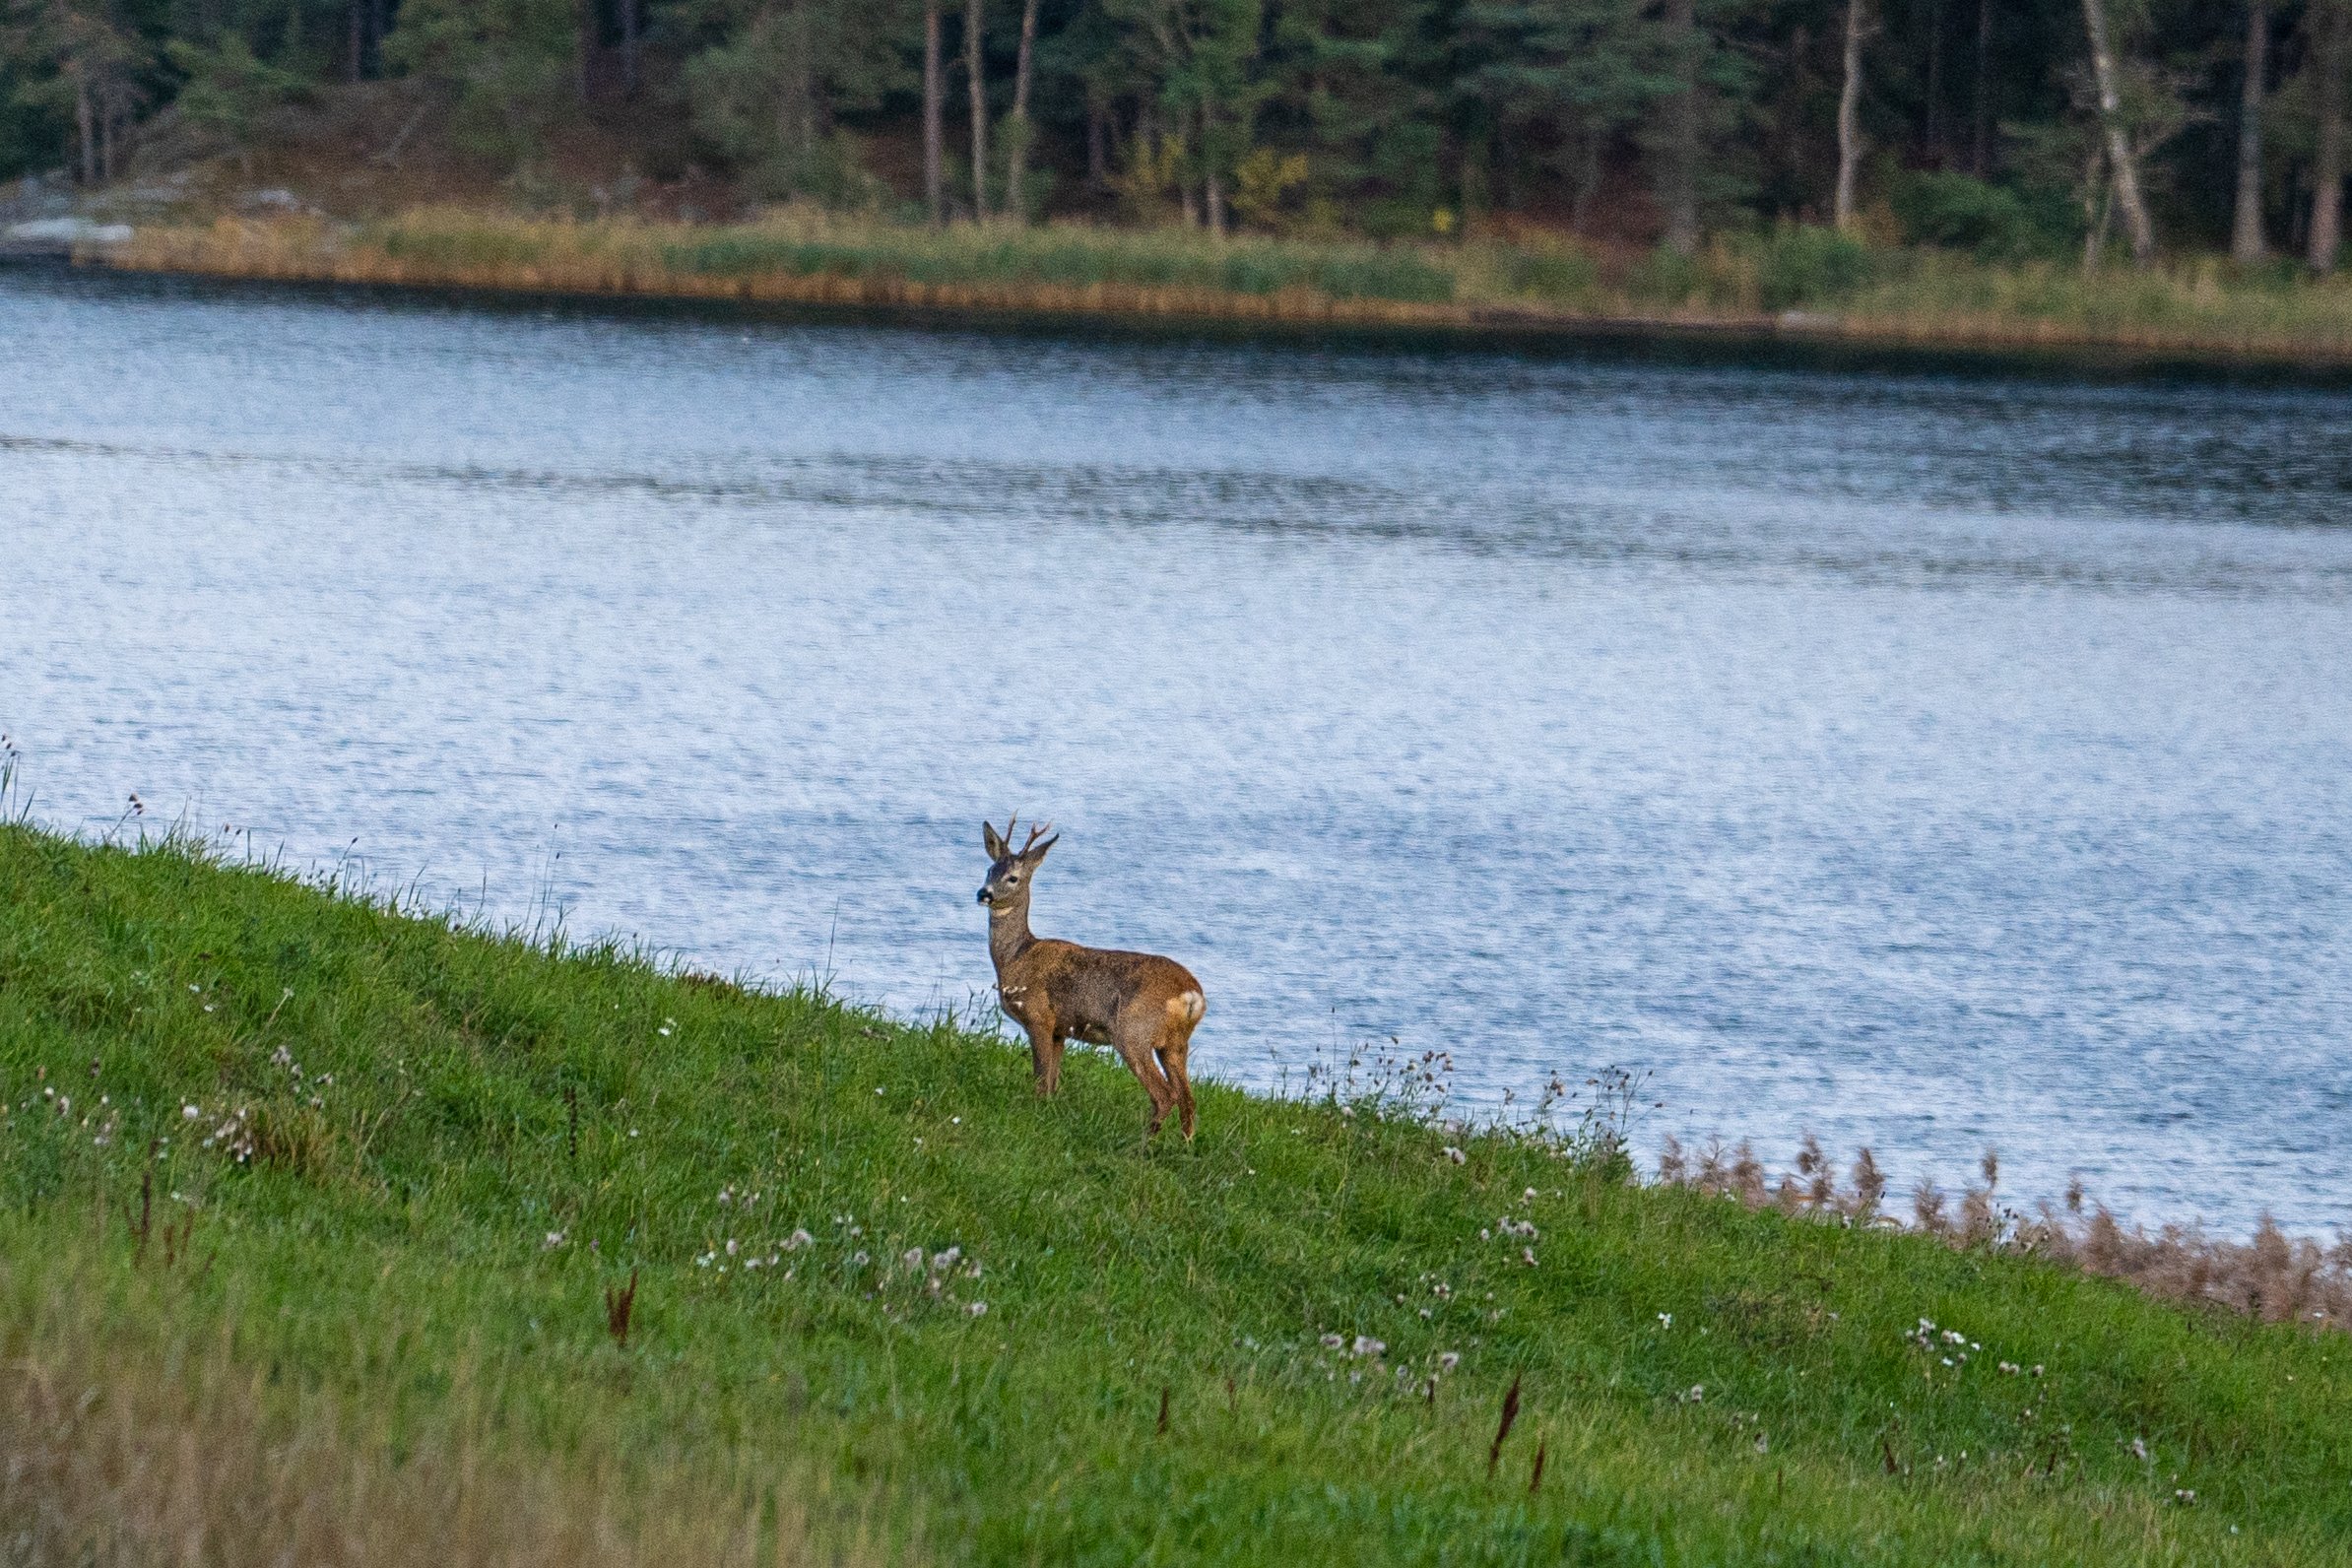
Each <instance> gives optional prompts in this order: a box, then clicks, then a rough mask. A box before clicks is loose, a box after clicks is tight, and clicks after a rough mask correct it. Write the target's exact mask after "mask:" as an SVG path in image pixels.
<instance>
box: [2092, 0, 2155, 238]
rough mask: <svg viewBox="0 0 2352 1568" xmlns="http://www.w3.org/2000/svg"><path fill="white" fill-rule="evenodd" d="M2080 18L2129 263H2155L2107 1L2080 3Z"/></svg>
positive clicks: (2094, 0) (2150, 226)
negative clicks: (2088, 46)
mask: <svg viewBox="0 0 2352 1568" xmlns="http://www.w3.org/2000/svg"><path fill="white" fill-rule="evenodd" d="M2082 19H2083V24H2084V27H2085V29H2086V31H2087V32H2088V33H2090V42H2091V79H2092V85H2093V88H2094V90H2095V92H2096V94H2097V98H2098V105H2099V129H2100V133H2101V135H2102V136H2104V137H2105V139H2106V143H2107V161H2108V173H2109V177H2110V178H2111V179H2112V180H2113V181H2114V182H2115V194H2116V209H2117V211H2118V212H2120V213H2121V214H2122V215H2123V232H2124V233H2125V234H2126V235H2127V236H2129V238H2130V241H2131V261H2132V265H2134V266H2138V267H2146V266H2149V265H2151V264H2153V263H2154V261H2155V260H2156V229H2155V226H2154V225H2153V224H2152V223H2150V222H2149V219H2148V204H2147V201H2146V199H2145V198H2144V197H2143V196H2142V195H2141V193H2140V178H2139V155H2138V154H2137V152H2136V151H2134V150H2133V148H2132V145H2131V130H2130V127H2129V126H2128V125H2126V124H2125V123H2124V121H2123V88H2122V85H2121V81H2122V73H2121V72H2120V71H2118V69H2117V67H2116V52H2115V44H2114V42H2113V34H2112V33H2111V32H2110V30H2109V28H2108V19H2107V0H2082Z"/></svg>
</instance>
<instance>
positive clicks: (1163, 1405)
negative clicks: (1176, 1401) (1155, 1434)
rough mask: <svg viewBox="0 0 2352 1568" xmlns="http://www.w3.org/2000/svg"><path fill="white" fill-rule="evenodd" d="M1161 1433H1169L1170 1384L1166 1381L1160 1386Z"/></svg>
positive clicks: (1165, 1434)
mask: <svg viewBox="0 0 2352 1568" xmlns="http://www.w3.org/2000/svg"><path fill="white" fill-rule="evenodd" d="M1159 1435H1160V1436H1162V1437H1165V1436H1167V1435H1168V1386H1167V1385H1166V1384H1165V1383H1162V1384H1161V1385H1160V1386H1159Z"/></svg>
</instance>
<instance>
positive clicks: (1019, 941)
mask: <svg viewBox="0 0 2352 1568" xmlns="http://www.w3.org/2000/svg"><path fill="white" fill-rule="evenodd" d="M1036 940H1037V939H1036V938H1035V937H1033V936H1031V935H1029V900H1028V896H1027V893H1026V892H1025V891H1024V892H1023V894H1022V896H1021V897H1020V899H1019V900H1018V901H1017V902H1013V903H1003V904H995V905H992V906H991V907H990V909H989V911H988V955H989V957H990V958H991V959H993V960H995V963H996V966H997V973H998V975H1000V976H1002V975H1003V974H1004V972H1005V969H1006V966H1007V965H1009V964H1011V963H1012V962H1013V959H1015V958H1018V957H1019V956H1020V955H1021V954H1022V953H1023V952H1025V951H1026V950H1028V947H1029V944H1030V943H1032V942H1035V941H1036Z"/></svg>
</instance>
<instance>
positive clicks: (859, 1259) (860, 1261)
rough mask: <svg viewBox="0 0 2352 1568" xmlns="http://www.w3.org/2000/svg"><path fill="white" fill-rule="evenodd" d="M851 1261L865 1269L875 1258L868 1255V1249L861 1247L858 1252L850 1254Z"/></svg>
mask: <svg viewBox="0 0 2352 1568" xmlns="http://www.w3.org/2000/svg"><path fill="white" fill-rule="evenodd" d="M849 1261H850V1262H851V1263H852V1264H853V1265H855V1266H856V1267H858V1268H860V1269H863V1268H865V1267H866V1266H867V1265H868V1264H870V1263H872V1262H873V1261H874V1260H873V1259H871V1258H869V1257H867V1256H866V1250H865V1249H864V1248H863V1247H861V1248H859V1249H858V1250H857V1251H856V1252H853V1253H851V1254H850V1255H849Z"/></svg>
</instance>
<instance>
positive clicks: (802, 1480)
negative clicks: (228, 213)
mask: <svg viewBox="0 0 2352 1568" xmlns="http://www.w3.org/2000/svg"><path fill="white" fill-rule="evenodd" d="M980 940H981V936H980V933H979V932H978V930H977V929H975V931H974V934H973V941H974V942H975V944H977V943H978V942H979V941H980ZM1198 1044H1199V1049H1198V1050H1197V1053H1196V1062H1197V1063H1199V1064H1205V1065H1206V1066H1208V1067H1209V1068H1211V1069H1213V1066H1214V1063H1215V1062H1216V1060H1217V1058H1218V1056H1219V1054H1220V1053H1222V1052H1232V1051H1237V1050H1239V1049H1242V1048H1243V1042H1238V1041H1233V1040H1230V1039H1220V1038H1219V1037H1218V1034H1217V1031H1216V1027H1215V1014H1214V1013H1211V1015H1210V1019H1209V1024H1208V1025H1207V1026H1205V1028H1204V1030H1203V1033H1202V1036H1201V1038H1200V1041H1199V1042H1198ZM0 1091H4V1092H5V1094H6V1099H7V1107H8V1109H7V1113H6V1116H5V1119H4V1120H0V1195H4V1196H5V1199H6V1203H5V1206H4V1213H0V1301H5V1302H6V1303H7V1306H8V1311H7V1315H6V1318H5V1327H4V1328H0V1334H4V1335H5V1339H6V1342H5V1344H4V1345H0V1357H5V1359H6V1362H7V1367H8V1369H9V1372H10V1375H9V1376H8V1377H6V1378H0V1411H4V1412H6V1413H7V1415H8V1419H6V1420H4V1421H0V1434H4V1435H0V1444H4V1445H5V1446H6V1447H7V1448H8V1450H9V1452H8V1453H7V1455H6V1456H5V1458H6V1463H5V1464H0V1537H4V1538H7V1539H9V1540H11V1541H13V1542H15V1543H16V1545H15V1546H12V1548H11V1553H10V1555H11V1560H21V1561H39V1560H57V1559H63V1558H69V1557H70V1558H72V1559H74V1560H77V1561H104V1562H114V1561H125V1562H127V1561H150V1560H163V1559H164V1558H169V1559H170V1560H173V1561H190V1562H194V1561H251V1560H259V1559H261V1558H262V1557H264V1556H266V1555H272V1554H275V1553H276V1552H278V1551H280V1550H288V1551H291V1552H292V1553H293V1554H294V1555H295V1556H298V1557H299V1558H300V1560H303V1561H315V1562H326V1561H350V1562H393V1561H402V1562H405V1561H409V1560H412V1559H413V1560H416V1561H420V1562H422V1561H425V1560H450V1559H451V1558H453V1557H462V1558H471V1559H475V1560H497V1561H516V1562H521V1561H541V1560H546V1561H550V1562H553V1561H565V1560H568V1561H584V1560H609V1561H617V1562H618V1561H652V1560H665V1561H679V1560H690V1559H699V1560H706V1561H747V1562H748V1561H759V1560H778V1559H784V1560H819V1559H822V1560H830V1559H834V1558H855V1559H873V1558H897V1557H913V1558H917V1559H929V1560H941V1561H961V1560H971V1561H981V1562H1030V1561H1036V1562H1057V1563H1059V1562H1077V1563H1102V1564H1131V1563H1139V1562H1188V1563H1189V1562H1234V1563H1243V1562H1248V1563H1256V1562H1281V1563H1284V1564H1289V1565H1303V1564H1308V1563H1326V1562H1328V1563H1348V1562H1367V1561H1425V1562H1433V1563H1434V1562H1444V1563H1449V1564H1455V1563H1522V1562H1526V1563H1535V1562H1542V1563H1556V1562H1575V1563H1611V1564H1614V1563H1626V1564H1633V1563H1641V1564H1666V1563H1674V1564H1681V1563H1694V1564H1695V1563H1711V1564H1727V1563H1779V1564H1796V1563H1822V1564H1827V1563H1928V1562H1932V1563H1974V1562H2013V1563H2036V1564H2040V1563H2052V1562H2113V1563H2131V1564H2161V1563H2188V1562H2259V1563H2315V1564H2316V1563H2342V1562H2344V1561H2346V1560H2347V1559H2348V1558H2352V1421H2348V1420H2346V1418H2345V1411H2346V1410H2347V1409H2348V1408H2352V1373H2348V1372H2347V1356H2348V1355H2352V1340H2347V1339H2344V1338H2343V1337H2342V1336H2340V1335H2335V1334H2325V1335H2320V1334H2313V1333H2311V1332H2308V1331H2303V1330H2296V1329H2292V1328H2281V1327H2265V1326H2261V1325H2258V1324H2254V1323H2252V1322H2249V1321H2247V1320H2244V1319H2240V1318H2236V1317H2229V1316H2224V1315H2220V1314H2218V1313H2212V1312H2207V1311H2200V1310H2192V1309H2185V1308H2180V1307H2174V1306H2167V1305H2164V1304H2160V1303H2157V1302H2153V1301H2150V1300H2148V1299H2145V1298H2143V1297H2141V1296H2139V1295H2137V1294H2135V1293H2133V1292H2132V1291H2130V1290H2129V1289H2127V1288H2125V1287H2123V1286H2122V1285H2119V1284H2115V1283H2112V1282H2108V1281H2102V1280H2095V1279H2089V1278H2085V1277H2082V1276H2079V1275H2077V1274H2072V1273H2069V1272H2067V1271H2065V1270H2062V1269H2059V1268H2057V1267H2054V1266H2049V1265H2045V1264H2041V1263H2037V1262H2033V1261H2030V1260H2025V1259H2020V1258H2016V1257H2010V1256H1996V1255H1993V1254H1990V1253H1987V1252H1983V1251H1963V1250H1955V1249H1953V1248H1950V1247H1947V1246H1943V1245H1940V1244H1937V1243H1935V1242H1933V1241H1930V1240H1927V1239H1924V1238H1920V1237H1916V1236H1905V1235H1898V1234H1890V1233H1888V1232H1886V1231H1884V1230H1878V1229H1870V1228H1848V1227H1845V1226H1842V1225H1838V1224H1834V1223H1829V1222H1824V1221H1822V1220H1817V1219H1791V1218H1787V1217H1783V1216H1781V1215H1778V1214H1775V1213H1772V1212H1770V1211H1763V1212H1757V1211H1751V1210H1749V1209H1746V1208H1744V1207H1742V1206H1741V1205H1738V1204H1735V1203H1729V1202H1725V1201H1723V1200H1721V1199H1715V1198H1707V1197H1704V1196H1701V1195H1699V1194H1696V1193H1693V1192H1689V1191H1683V1190H1675V1189H1665V1188H1657V1187H1645V1186H1639V1185H1633V1184H1630V1183H1628V1182H1627V1181H1626V1180H1625V1179H1624V1173H1623V1170H1622V1166H1621V1163H1617V1164H1615V1165H1614V1166H1613V1168H1612V1162H1610V1161H1608V1160H1606V1159H1604V1158H1582V1159H1580V1158H1577V1157H1574V1155H1575V1150H1574V1149H1573V1148H1564V1147H1562V1146H1561V1145H1559V1144H1556V1143H1545V1142H1542V1141H1537V1140H1533V1139H1527V1138H1514V1137H1508V1136H1501V1135H1491V1134H1490V1135H1481V1136H1476V1137H1463V1136H1460V1135H1450V1134H1447V1133H1445V1132H1443V1131H1441V1130H1439V1129H1436V1128H1433V1127H1430V1126H1427V1125H1423V1124H1421V1123H1418V1122H1416V1121H1414V1120H1412V1119H1410V1118H1407V1117H1402V1116H1394V1115H1382V1114H1376V1113H1375V1112H1374V1111H1373V1109H1372V1108H1371V1107H1369V1106H1358V1107H1349V1106H1345V1105H1342V1104H1338V1103H1321V1104H1314V1105H1307V1104H1298V1103H1284V1102H1277V1101H1272V1100H1267V1099H1262V1098H1253V1097H1250V1096H1246V1095H1244V1094H1242V1093H1239V1092H1237V1091H1234V1090H1231V1089H1220V1088H1215V1087H1210V1088H1209V1089H1208V1091H1207V1092H1206V1094H1205V1095H1204V1097H1203V1103H1202V1110H1201V1136H1200V1138H1199V1141H1198V1142H1197V1143H1194V1144H1192V1145H1190V1146H1187V1145H1186V1144H1184V1143H1182V1142H1180V1141H1178V1140H1176V1139H1174V1138H1173V1137H1168V1138H1163V1139H1162V1140H1161V1141H1160V1142H1159V1143H1156V1144H1154V1145H1152V1146H1148V1147H1146V1146H1145V1145H1144V1144H1143V1141H1142V1138H1141V1134H1142V1130H1143V1100H1142V1096H1141V1095H1140V1093H1139V1092H1138V1091H1137V1089H1136V1087H1135V1085H1134V1083H1133V1081H1132V1080H1131V1079H1130V1078H1128V1077H1127V1075H1126V1074H1125V1072H1124V1071H1123V1070H1120V1069H1118V1068H1116V1066H1115V1065H1113V1064H1107V1063H1105V1062H1103V1061H1100V1060H1097V1059H1092V1058H1074V1060H1073V1062H1072V1064H1071V1071H1070V1075H1069V1078H1068V1080H1067V1085H1066V1089H1065V1092H1064V1095H1063V1096H1062V1098H1061V1099H1059V1100H1058V1101H1056V1102H1054V1103H1051V1104H1044V1103H1040V1102H1038V1101H1036V1100H1035V1099H1034V1098H1032V1097H1031V1094H1030V1092H1029V1082H1028V1068H1027V1060H1026V1057H1025V1054H1023V1053H1022V1052H1020V1051H1016V1050H1015V1049H1014V1048H1013V1047H1012V1046H1011V1045H1009V1044H1008V1043H1006V1042H1004V1041H1002V1040H999V1039H996V1038H992V1037H989V1036H984V1035H977V1034H974V1033H971V1032H966V1031H962V1030H958V1029H956V1028H953V1027H949V1026H946V1025H941V1026H936V1027H920V1026H911V1025H908V1024H904V1023H899V1022H894V1021H891V1020H889V1019H886V1018H882V1017H878V1016H875V1015H873V1014H871V1013H861V1012H859V1011H856V1010H854V1009H849V1008H844V1007H841V1006H837V1005H835V1004H833V1003H830V1002H828V1001H826V1000H824V999H822V998H820V997H813V996H809V995H788V996H765V995H751V994H747V993H745V992H743V991H741V990H738V989H737V988H735V987H733V986H731V985H727V984H724V983H718V982H711V981H698V980H695V979H692V978H684V979H682V978H678V977H674V976H671V975H667V974H664V973H663V972H661V971H660V970H659V969H657V968H656V967H654V966H652V965H650V964H648V963H645V962H642V961H639V960H638V959H636V958H634V957H632V956H630V955H628V954H626V953H623V952H618V951H614V950H610V949H602V948H588V949H572V950H565V951H560V952H551V951H548V950H546V949H545V948H543V947H534V946H532V945H530V944H527V943H524V942H519V941H508V940H495V939H492V938H490V937H488V936H485V935H481V934H476V933H472V932H467V931H461V930H456V929H452V927H451V926H450V925H449V924H447V923H445V922H436V921H433V920H428V919H417V918H410V917H406V916H402V915H398V914H395V913H391V912H388V911H386V910H385V909H383V908H380V907H375V906H372V905H370V904H368V903H366V902H363V901H358V900H354V899H352V898H348V897H339V896H334V895H331V894H330V893H327V892H324V891H320V890H318V889H315V888H312V887H308V886H303V885H299V884H297V883H296V882H292V881H289V880H287V879H285V878H282V877H276V876H272V875H268V874H266V873H264V872H262V871H258V870H251V869H238V868H231V867H225V866H220V865H217V864H210V863H208V862H207V861H206V860H205V859H204V858H203V857H202V856H200V855H197V854H192V853H190V852H188V851H186V850H184V849H178V848H164V849H152V848H151V849H148V850H145V851H143V852H133V851H130V850H125V849H119V848H115V849H108V848H95V847H90V846H86V845H81V844H76V843H72V842H69V841H66V840H64V839H61V838H58V837H54V836H50V835H46V834H43V833H41V832H38V831H34V830H31V829H28V828H24V827H9V828H0ZM1793 1131H1794V1130H1793ZM1449 1143H1452V1144H1457V1145H1459V1148H1460V1151H1461V1153H1462V1155H1463V1157H1462V1158H1461V1159H1460V1160H1457V1159H1456V1158H1454V1157H1452V1156H1451V1155H1450V1154H1449V1153H1448V1152H1447V1151H1446V1149H1447V1145H1448V1144H1449ZM143 1184H145V1196H144V1197H143ZM143 1209H144V1211H145V1214H146V1217H145V1219H144V1221H143V1220H142V1218H141V1215H142V1212H143ZM1506 1221H1507V1224H1506V1223H1505V1222H1506ZM1526 1227H1533V1228H1532V1230H1530V1229H1528V1228H1526ZM918 1252H919V1256H918ZM1531 1257H1532V1258H1533V1260H1534V1261H1533V1263H1530V1262H1529V1261H1528V1260H1529V1259H1530V1258H1531ZM632 1274H633V1275H634V1277H635V1279H636V1294H635V1297H634V1301H633V1305H632V1307H631V1309H630V1315H629V1324H628V1333H627V1343H626V1345H625V1347H622V1346H621V1345H620V1344H618V1343H616V1341H615V1336H614V1333H613V1328H614V1324H613V1319H614V1317H615V1316H616V1315H617V1312H618V1307H617V1306H615V1307H613V1308H611V1309H609V1305H608V1299H609V1298H608V1292H609V1291H612V1290H614V1289H616V1288H617V1287H625V1286H626V1284H627V1282H628V1280H629V1279H630V1278H631V1276H632ZM1922 1320H1929V1321H1931V1322H1932V1324H1933V1325H1935V1328H1934V1329H1933V1330H1932V1331H1927V1330H1923V1329H1922ZM1947 1330H1948V1331H1950V1332H1952V1333H1954V1334H1957V1335H1959V1336H1962V1337H1963V1342H1961V1343H1957V1344H1955V1343H1952V1342H1950V1341H1949V1340H1947V1339H1945V1338H1944V1332H1945V1331H1947ZM1963 1350H1965V1352H1966V1354H1965V1355H1962V1354H1961V1352H1962V1351H1963ZM2004 1363H2006V1364H2007V1365H2009V1366H2014V1367H2016V1368H2017V1369H2018V1370H2015V1371H2009V1370H2004ZM1514 1386H1516V1387H1517V1388H1518V1391H1519V1393H1518V1415H1517V1420H1516V1424H1515V1425H1514V1426H1513V1427H1512V1429H1511V1431H1510V1432H1509V1435H1508V1436H1507V1437H1506V1438H1505V1439H1504V1440H1503V1441H1502V1442H1501V1444H1500V1446H1499V1454H1498V1452H1497V1449H1496V1444H1495V1439H1496V1431H1497V1425H1498V1420H1499V1418H1500V1414H1501V1411H1502V1409H1503V1407H1504V1405H1505V1401H1506V1393H1507V1391H1509V1390H1511V1389H1512V1388H1513V1387H1514ZM1538 1458H1540V1460H1541V1464H1542V1470H1541V1476H1540V1479H1539V1480H1536V1479H1535V1478H1534V1471H1535V1466H1536V1463H1537V1461H1538ZM1490 1460H1492V1463H1491V1464H1490ZM272 1488H274V1490H273V1489H272ZM2191 1493H2193V1497H2191V1496H2190V1495H2189V1494H2191ZM257 1498H259V1499H260V1500H259V1501H257V1500H256V1499H257ZM27 1543H31V1544H30V1545H28V1544H27Z"/></svg>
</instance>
